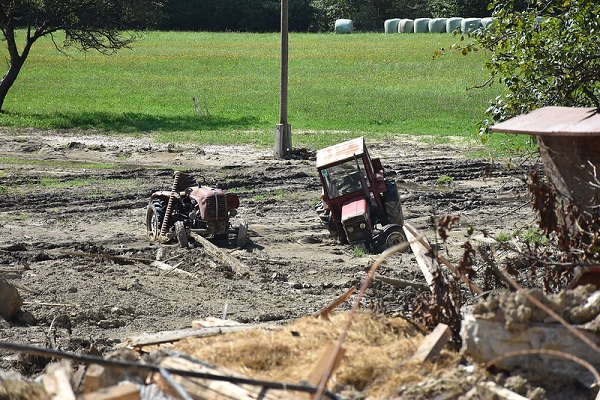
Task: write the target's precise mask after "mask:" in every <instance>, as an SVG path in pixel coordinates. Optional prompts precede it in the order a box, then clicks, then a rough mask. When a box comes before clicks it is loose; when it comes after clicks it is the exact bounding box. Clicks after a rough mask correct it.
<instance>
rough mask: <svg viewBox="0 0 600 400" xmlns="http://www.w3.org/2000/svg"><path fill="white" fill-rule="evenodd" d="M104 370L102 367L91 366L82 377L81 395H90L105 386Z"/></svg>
mask: <svg viewBox="0 0 600 400" xmlns="http://www.w3.org/2000/svg"><path fill="white" fill-rule="evenodd" d="M105 376H106V369H105V368H104V367H103V366H102V365H98V364H91V365H89V366H88V367H87V370H86V371H85V376H84V377H83V393H91V392H95V391H96V390H98V389H100V388H102V387H103V386H105V384H104V380H105V379H104V377H105Z"/></svg>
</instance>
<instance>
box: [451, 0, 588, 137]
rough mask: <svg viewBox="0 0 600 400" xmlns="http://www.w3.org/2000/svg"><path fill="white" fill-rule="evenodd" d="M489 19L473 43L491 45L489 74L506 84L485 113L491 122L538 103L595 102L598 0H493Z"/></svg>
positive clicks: (580, 104) (571, 104) (576, 104)
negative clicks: (503, 92) (502, 91)
mask: <svg viewBox="0 0 600 400" xmlns="http://www.w3.org/2000/svg"><path fill="white" fill-rule="evenodd" d="M492 5H493V7H494V12H493V17H494V18H495V20H494V23H493V24H491V25H490V26H489V27H488V28H487V29H482V30H479V31H478V32H476V33H475V34H474V38H475V43H474V44H473V46H472V47H469V46H467V47H464V48H462V51H463V53H466V52H468V51H469V50H471V49H472V48H473V47H478V46H481V47H483V48H485V49H488V50H490V51H491V58H490V60H489V61H488V62H487V63H486V66H487V68H488V70H489V71H490V73H491V80H492V81H496V82H500V83H502V84H503V85H504V86H506V93H505V94H504V95H501V96H498V97H497V98H496V99H495V101H494V102H493V103H492V104H491V105H490V107H489V108H488V110H487V114H488V115H489V116H490V117H491V120H487V121H485V122H484V124H483V127H482V131H481V133H484V132H486V131H487V128H488V126H489V125H491V124H492V123H495V122H498V121H502V120H505V119H508V118H510V117H513V116H516V115H520V114H523V113H526V112H529V111H531V110H533V109H535V108H539V107H542V106H550V105H554V106H568V107H600V50H599V49H600V36H599V35H598V33H599V32H600V19H598V15H600V3H599V2H597V1H596V0H537V1H532V2H527V1H524V0H494V1H493V2H492Z"/></svg>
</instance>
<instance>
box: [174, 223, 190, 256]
mask: <svg viewBox="0 0 600 400" xmlns="http://www.w3.org/2000/svg"><path fill="white" fill-rule="evenodd" d="M175 237H177V243H179V246H180V247H181V248H184V249H187V248H188V244H189V242H188V235H187V232H186V230H185V224H184V223H183V221H177V222H175Z"/></svg>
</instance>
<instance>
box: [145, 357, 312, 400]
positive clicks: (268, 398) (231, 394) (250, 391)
mask: <svg viewBox="0 0 600 400" xmlns="http://www.w3.org/2000/svg"><path fill="white" fill-rule="evenodd" d="M160 366H161V367H164V368H171V369H178V370H187V371H194V372H200V373H208V374H213V375H221V376H232V377H243V376H242V375H240V374H237V373H235V372H233V371H230V370H226V369H224V368H218V367H214V366H210V365H209V364H205V363H202V364H201V363H196V362H192V361H190V360H187V359H183V358H179V357H166V358H164V359H163V360H161V361H160ZM171 377H172V379H174V380H175V381H176V383H177V384H178V385H180V387H181V388H182V389H183V390H185V391H186V393H188V394H189V395H190V397H191V398H193V399H202V400H217V399H218V400H240V399H244V400H246V399H264V400H284V399H288V400H299V399H303V397H301V396H299V394H298V393H297V392H290V391H285V390H275V389H271V390H266V389H264V388H262V387H261V386H255V385H246V384H240V385H238V384H235V383H231V382H227V381H217V380H211V379H201V378H190V377H184V376H180V375H171ZM153 379H154V381H155V382H156V384H157V386H158V387H159V389H161V390H162V391H163V392H164V393H168V394H170V395H172V396H177V393H176V391H175V390H174V389H173V388H172V387H171V386H170V385H169V383H168V382H167V381H166V380H165V379H164V378H163V377H162V376H161V375H160V374H157V373H155V374H154V375H153Z"/></svg>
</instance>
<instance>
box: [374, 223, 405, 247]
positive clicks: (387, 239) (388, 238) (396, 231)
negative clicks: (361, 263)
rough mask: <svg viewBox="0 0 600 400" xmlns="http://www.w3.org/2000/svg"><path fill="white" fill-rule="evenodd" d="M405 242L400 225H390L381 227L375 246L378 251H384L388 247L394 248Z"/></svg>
mask: <svg viewBox="0 0 600 400" xmlns="http://www.w3.org/2000/svg"><path fill="white" fill-rule="evenodd" d="M404 242H406V236H404V230H403V229H402V226H401V225H396V224H390V225H386V226H384V227H383V229H382V230H381V233H380V234H379V237H378V238H377V245H378V247H379V251H385V250H387V249H389V248H390V247H394V246H396V245H398V244H400V243H404Z"/></svg>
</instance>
